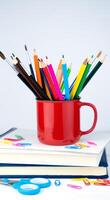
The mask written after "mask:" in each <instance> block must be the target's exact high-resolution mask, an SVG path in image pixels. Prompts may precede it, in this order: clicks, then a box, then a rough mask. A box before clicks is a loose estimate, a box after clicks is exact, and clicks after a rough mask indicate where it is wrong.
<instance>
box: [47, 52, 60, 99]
mask: <svg viewBox="0 0 110 200" xmlns="http://www.w3.org/2000/svg"><path fill="white" fill-rule="evenodd" d="M46 60H48V57H47V56H46ZM47 67H48V70H49V73H50V75H51V78H52V80H53V82H54V87H55V89H56V91H57V95H58V100H64V97H63V95H62V93H61V91H60V87H59V85H58V82H57V79H56V76H55V73H54V70H53V67H52V64H49V63H48V61H47Z"/></svg>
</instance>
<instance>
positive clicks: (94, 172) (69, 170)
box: [0, 150, 108, 178]
mask: <svg viewBox="0 0 110 200" xmlns="http://www.w3.org/2000/svg"><path fill="white" fill-rule="evenodd" d="M107 167H108V162H107V156H106V151H105V150H104V151H103V154H102V157H101V160H100V163H99V166H98V167H84V166H82V167H79V166H58V165H55V166H54V165H25V164H24V165H20V164H18V165H16V164H0V177H15V178H18V177H19V178H20V177H21V178H22V177H24V178H25V177H26V178H29V177H30V178H32V177H48V178H78V177H80V178H83V177H84V178H85V177H86V178H107V177H108V170H107Z"/></svg>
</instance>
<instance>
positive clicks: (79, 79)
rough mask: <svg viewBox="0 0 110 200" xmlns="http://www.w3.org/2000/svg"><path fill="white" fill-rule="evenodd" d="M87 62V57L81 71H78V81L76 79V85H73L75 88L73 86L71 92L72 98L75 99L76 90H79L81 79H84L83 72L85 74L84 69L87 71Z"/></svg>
mask: <svg viewBox="0 0 110 200" xmlns="http://www.w3.org/2000/svg"><path fill="white" fill-rule="evenodd" d="M87 62H88V59H87V58H86V59H85V60H84V62H83V64H82V65H81V67H80V70H79V72H78V75H77V78H76V81H75V83H74V85H73V88H72V90H71V93H70V97H71V99H73V98H74V96H75V94H76V91H77V89H78V86H79V84H80V81H81V79H82V76H83V74H84V71H85V69H86V65H87Z"/></svg>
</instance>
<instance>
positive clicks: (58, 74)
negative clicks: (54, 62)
mask: <svg viewBox="0 0 110 200" xmlns="http://www.w3.org/2000/svg"><path fill="white" fill-rule="evenodd" d="M56 77H57V80H58V84H59V86H60V85H61V81H62V59H61V60H60V62H59V64H58V69H57V73H56Z"/></svg>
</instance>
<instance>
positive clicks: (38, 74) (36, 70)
mask: <svg viewBox="0 0 110 200" xmlns="http://www.w3.org/2000/svg"><path fill="white" fill-rule="evenodd" d="M33 58H34V66H35V72H36V79H37V82H38V84H39V85H40V86H41V87H42V78H41V73H40V67H39V59H38V55H37V54H36V50H35V49H34V55H33Z"/></svg>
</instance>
